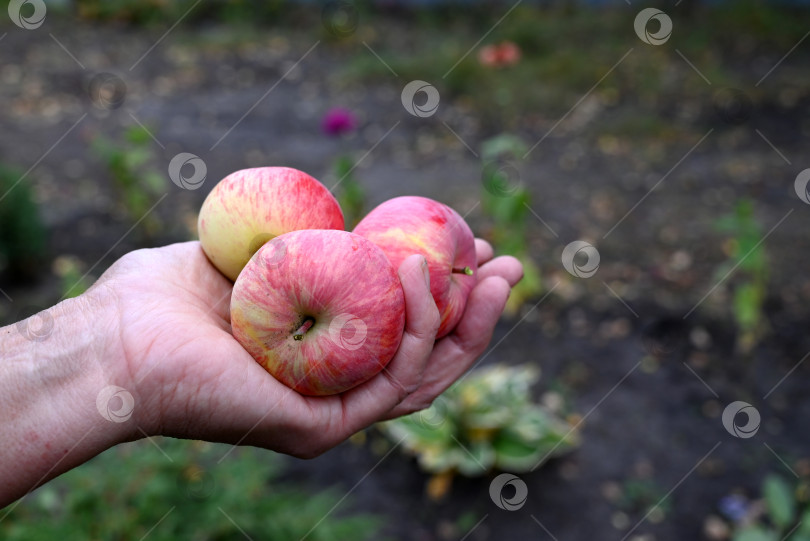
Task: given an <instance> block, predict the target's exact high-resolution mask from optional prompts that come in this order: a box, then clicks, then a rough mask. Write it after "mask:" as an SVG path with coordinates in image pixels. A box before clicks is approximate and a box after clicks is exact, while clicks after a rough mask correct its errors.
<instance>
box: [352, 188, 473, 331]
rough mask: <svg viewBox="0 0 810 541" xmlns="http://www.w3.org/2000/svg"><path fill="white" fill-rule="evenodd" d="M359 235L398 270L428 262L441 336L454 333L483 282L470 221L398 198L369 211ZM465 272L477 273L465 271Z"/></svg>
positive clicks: (437, 206)
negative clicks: (415, 259) (414, 258)
mask: <svg viewBox="0 0 810 541" xmlns="http://www.w3.org/2000/svg"><path fill="white" fill-rule="evenodd" d="M354 232H355V233H357V234H358V235H361V236H363V237H365V238H367V239H369V240H370V241H372V242H374V244H376V245H377V246H379V247H380V248H382V250H383V252H385V255H386V256H388V259H389V261H391V265H393V266H394V267H395V268H399V265H401V264H402V262H403V261H404V260H405V258H407V257H408V256H410V255H411V254H421V255H423V256H424V257H425V259H426V260H427V263H428V269H429V270H430V292H431V293H432V294H433V300H435V301H436V306H437V308H438V309H439V314H440V315H441V325H440V327H439V332H438V333H437V335H436V337H437V338H441V337H443V336H446V335H447V334H449V333H450V331H452V330H453V328H454V327H455V326H456V324H457V323H458V322H459V320H460V319H461V316H462V314H463V313H464V307H465V305H466V304H467V296H468V295H469V294H470V291H472V288H473V287H474V286H475V282H476V281H477V277H476V276H475V272H476V271H477V268H478V267H477V257H476V254H475V237H474V236H473V233H472V231H471V230H470V227H469V226H468V225H467V223H466V222H465V221H464V219H463V218H462V217H461V216H460V215H459V214H458V213H457V212H456V211H454V210H453V209H451V208H450V207H448V206H447V205H445V204H443V203H439V202H438V201H434V200H432V199H428V198H426V197H416V196H404V197H395V198H394V199H389V200H388V201H386V202H384V203H382V204H381V205H379V206H378V207H376V208H375V209H374V210H372V211H371V212H369V213H368V215H367V216H366V217H365V218H363V219H362V220H361V221H360V223H359V224H357V227H355V228H354ZM465 268H468V269H469V271H471V273H470V274H467V273H465V272H463V269H465Z"/></svg>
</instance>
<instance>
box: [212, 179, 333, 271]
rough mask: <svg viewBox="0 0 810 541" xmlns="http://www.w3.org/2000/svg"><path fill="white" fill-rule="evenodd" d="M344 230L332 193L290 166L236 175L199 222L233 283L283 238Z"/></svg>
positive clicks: (218, 190)
mask: <svg viewBox="0 0 810 541" xmlns="http://www.w3.org/2000/svg"><path fill="white" fill-rule="evenodd" d="M343 227H344V225H343V213H342V212H341V210H340V206H339V205H338V202H337V201H336V200H335V198H334V197H333V196H332V194H331V193H329V190H327V189H326V187H324V186H323V184H321V183H320V182H318V181H317V180H315V179H314V178H312V177H311V176H309V175H308V174H306V173H304V172H302V171H298V170H297V169H292V168H289V167H258V168H255V169H243V170H241V171H236V172H235V173H231V174H230V175H228V176H227V177H225V178H224V179H222V180H221V181H220V182H219V184H217V185H216V186H214V189H213V190H211V193H209V194H208V197H206V199H205V202H203V205H202V208H201V209H200V214H199V218H198V222H197V230H198V232H199V236H200V243H201V244H202V248H203V250H204V251H205V253H206V255H207V256H208V259H210V260H211V263H213V264H214V266H215V267H216V268H218V269H219V270H220V272H222V274H224V275H225V276H227V277H228V278H230V279H231V280H236V277H237V276H238V275H239V272H240V271H241V270H242V268H244V266H245V265H246V264H247V262H248V260H249V259H250V258H251V257H252V256H253V254H254V253H255V252H256V251H257V250H258V249H259V248H260V247H261V246H262V245H263V244H264V243H265V242H267V241H268V240H270V239H272V238H273V237H275V236H277V235H281V234H284V233H288V232H290V231H297V230H299V229H340V230H342V229H343Z"/></svg>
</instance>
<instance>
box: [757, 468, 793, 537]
mask: <svg viewBox="0 0 810 541" xmlns="http://www.w3.org/2000/svg"><path fill="white" fill-rule="evenodd" d="M762 492H763V495H764V497H765V505H766V506H767V507H768V513H769V515H770V517H771V520H772V521H773V523H774V524H775V525H776V526H778V527H779V528H782V529H785V528H787V527H788V526H790V525H791V524H793V522H794V520H795V519H796V499H795V497H794V494H793V489H792V488H791V487H790V485H788V484H787V483H786V482H785V481H784V480H783V479H782V478H781V477H779V476H776V475H769V476H768V477H767V478H765V483H764V485H763V489H762Z"/></svg>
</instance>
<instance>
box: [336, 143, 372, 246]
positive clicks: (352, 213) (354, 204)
mask: <svg viewBox="0 0 810 541" xmlns="http://www.w3.org/2000/svg"><path fill="white" fill-rule="evenodd" d="M354 167H355V164H354V161H353V160H352V159H351V158H350V157H348V156H345V155H344V156H339V157H338V158H337V159H336V160H335V165H334V171H335V177H336V178H337V179H338V182H339V184H338V186H337V194H336V198H337V200H338V203H339V204H340V208H341V209H342V210H343V219H344V220H345V222H346V229H347V230H349V231H351V230H352V228H353V227H354V226H356V225H357V223H358V222H359V221H360V219H361V218H362V217H363V211H364V210H365V207H366V190H365V189H364V188H363V186H362V185H361V184H360V183H359V182H358V181H357V179H356V178H354V173H353V169H354Z"/></svg>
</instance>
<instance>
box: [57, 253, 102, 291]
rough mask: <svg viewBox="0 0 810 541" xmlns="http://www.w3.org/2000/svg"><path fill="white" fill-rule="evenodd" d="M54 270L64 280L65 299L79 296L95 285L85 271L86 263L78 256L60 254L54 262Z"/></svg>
mask: <svg viewBox="0 0 810 541" xmlns="http://www.w3.org/2000/svg"><path fill="white" fill-rule="evenodd" d="M53 270H54V273H55V274H56V275H57V276H58V277H59V278H60V280H61V282H62V298H63V299H72V298H73V297H78V296H79V295H81V294H82V293H84V292H85V291H87V290H88V289H89V288H90V286H91V285H93V281H92V280H91V279H90V278H88V277H87V276H86V275H85V273H84V264H83V263H82V261H81V260H80V259H78V258H77V257H74V256H69V255H60V256H59V257H57V258H56V259H55V260H54V262H53Z"/></svg>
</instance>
